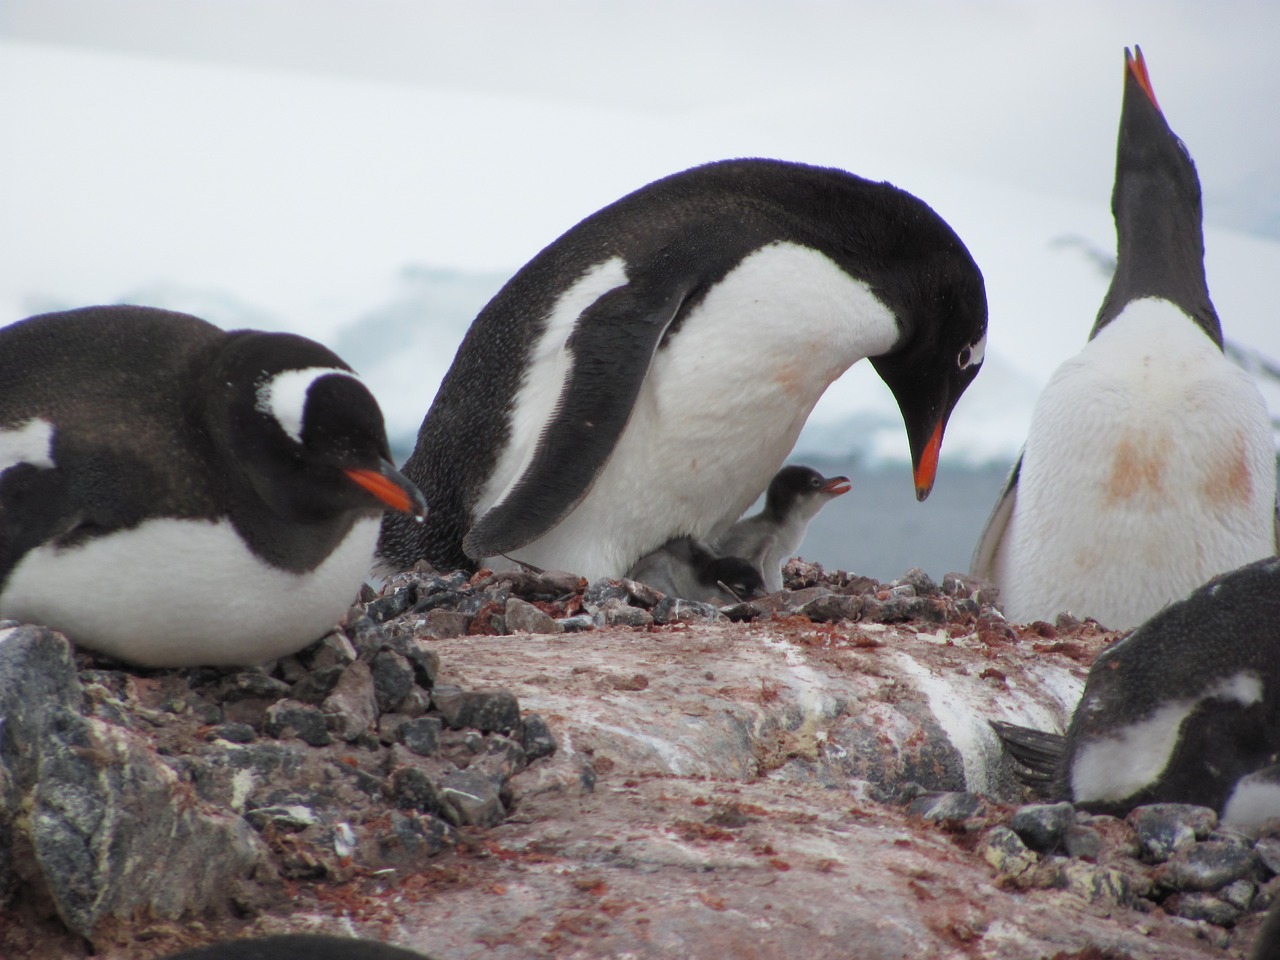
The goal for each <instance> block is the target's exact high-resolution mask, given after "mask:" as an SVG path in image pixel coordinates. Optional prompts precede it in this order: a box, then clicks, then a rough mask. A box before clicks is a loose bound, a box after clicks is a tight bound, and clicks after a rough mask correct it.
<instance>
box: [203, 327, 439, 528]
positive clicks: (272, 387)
mask: <svg viewBox="0 0 1280 960" xmlns="http://www.w3.org/2000/svg"><path fill="white" fill-rule="evenodd" d="M215 370H216V371H217V373H216V374H215V376H216V380H215V381H214V389H215V390H217V391H219V393H220V395H221V398H222V401H223V405H222V407H221V413H222V415H224V416H225V427H224V429H225V431H226V434H225V436H226V441H225V442H226V443H227V445H228V447H229V449H230V451H231V453H232V454H233V456H234V457H235V458H236V460H237V462H239V463H240V464H241V465H242V466H243V475H244V478H245V479H246V480H247V481H248V483H249V485H250V486H251V487H252V488H253V490H254V491H255V492H256V493H257V495H258V496H259V497H260V498H261V499H262V500H263V501H264V502H265V503H267V504H268V505H269V506H270V507H271V508H272V509H273V510H274V511H275V512H276V513H278V514H280V515H281V516H283V517H286V518H288V519H291V520H296V521H300V522H307V521H322V520H327V519H331V518H333V517H337V516H340V515H342V514H345V513H347V512H349V511H353V510H362V511H368V512H377V511H381V510H384V509H386V508H391V509H394V510H401V511H404V512H407V513H412V514H415V515H416V516H419V517H421V516H424V515H425V513H426V505H425V504H424V502H423V499H422V494H421V493H419V492H418V489H417V488H416V487H415V486H414V485H413V484H412V483H410V482H409V481H408V480H406V479H405V478H404V477H402V476H401V475H400V474H399V473H398V472H397V471H396V470H395V468H394V467H393V466H392V464H391V455H390V451H389V449H388V446H387V437H386V431H385V428H384V426H383V421H382V411H381V410H380V409H379V408H378V404H377V401H376V400H374V398H373V395H372V394H370V393H369V391H368V389H367V388H366V387H365V386H364V384H363V383H361V382H360V381H359V380H358V379H357V378H356V376H355V374H354V373H353V372H352V371H351V369H350V368H349V367H348V366H347V365H346V364H345V363H343V362H342V361H341V360H340V359H339V358H338V357H337V356H336V355H334V354H333V353H331V352H330V351H329V350H327V349H325V348H324V347H322V346H320V344H318V343H315V342H314V341H311V340H308V339H306V338H305V337H298V336H294V335H293V334H280V333H256V332H247V331H245V332H237V333H233V334H230V335H229V342H228V344H227V346H226V347H225V348H224V349H223V351H222V354H221V356H220V357H219V358H218V362H217V363H216V364H215ZM214 419H215V421H216V420H217V419H219V418H217V417H215V418H214ZM214 430H215V433H217V432H221V431H220V430H219V429H218V427H217V426H216V425H215V426H214Z"/></svg>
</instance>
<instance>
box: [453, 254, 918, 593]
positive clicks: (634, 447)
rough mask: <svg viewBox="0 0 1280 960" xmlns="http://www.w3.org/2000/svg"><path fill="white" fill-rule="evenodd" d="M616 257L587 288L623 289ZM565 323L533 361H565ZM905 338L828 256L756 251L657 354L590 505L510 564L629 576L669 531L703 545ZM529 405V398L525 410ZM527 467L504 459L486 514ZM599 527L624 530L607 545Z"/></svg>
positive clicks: (550, 331) (550, 333)
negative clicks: (823, 412) (818, 407)
mask: <svg viewBox="0 0 1280 960" xmlns="http://www.w3.org/2000/svg"><path fill="white" fill-rule="evenodd" d="M611 263H616V264H617V266H618V267H619V269H616V270H611V271H603V270H600V269H599V268H597V270H595V271H591V272H589V273H588V274H587V277H586V278H584V280H585V279H589V278H592V277H593V276H594V277H596V278H597V280H598V281H599V279H602V278H603V277H606V276H609V277H611V278H612V279H611V285H612V286H617V285H619V283H621V282H625V264H622V263H621V262H620V261H611ZM797 290H803V291H804V299H803V302H797V300H796V296H795V295H796V291H797ZM593 292H594V294H595V296H600V295H602V294H603V293H604V292H605V291H604V290H599V291H593ZM574 293H575V291H574V290H571V291H570V292H569V294H567V295H566V297H565V298H562V302H564V301H565V300H567V299H569V295H570V294H574ZM579 299H580V297H579ZM592 299H594V297H592ZM565 326H567V325H561V326H560V328H559V329H557V325H556V324H555V322H554V318H553V321H552V323H550V324H548V327H547V330H546V332H545V333H544V337H543V339H544V341H546V340H547V339H548V338H549V337H555V338H557V339H558V344H550V343H545V342H544V343H542V344H540V345H539V348H538V350H537V351H536V352H535V354H534V356H535V358H539V357H541V358H543V359H541V360H537V359H535V362H544V363H553V362H554V363H557V364H558V365H559V366H560V367H561V369H564V368H566V367H567V364H565V363H564V362H563V359H562V357H561V356H560V353H559V350H560V349H563V342H564V339H565V338H566V337H567V336H568V333H569V331H570V329H571V327H570V328H569V329H565ZM898 336H899V331H898V327H897V323H896V321H895V320H894V318H893V316H892V314H891V313H890V312H889V310H888V309H887V308H886V307H885V306H884V304H882V303H881V302H880V301H879V300H878V299H877V298H876V297H875V296H874V294H873V293H872V292H871V290H870V288H869V287H868V286H867V285H866V284H865V283H862V282H860V281H858V280H855V279H854V278H852V277H850V276H849V275H848V274H847V273H845V272H844V271H843V270H841V269H840V268H839V267H838V266H837V265H836V264H835V263H833V262H832V261H831V260H830V259H828V258H827V257H826V256H824V255H822V254H820V253H818V252H817V251H815V250H812V249H810V248H807V247H803V246H800V245H797V244H791V243H774V244H770V245H769V246H766V247H762V248H760V249H758V250H756V251H755V252H754V253H752V254H750V255H749V256H747V257H746V258H744V259H743V261H742V262H741V263H739V264H738V265H737V266H736V267H734V268H733V270H731V271H730V272H729V273H728V274H727V275H726V276H725V277H724V278H723V279H722V280H721V281H720V282H719V283H718V284H716V285H715V286H714V287H713V288H712V289H711V290H709V291H708V292H707V294H706V296H705V297H704V298H703V300H702V301H701V302H700V303H699V304H698V305H697V306H696V307H695V308H694V309H692V310H691V311H690V312H689V314H688V315H687V316H686V317H685V318H684V320H683V323H682V324H681V326H680V328H679V330H677V331H676V332H675V333H674V334H672V335H671V336H670V338H669V339H668V340H667V342H666V343H665V344H664V345H663V346H661V347H660V348H659V349H658V351H657V353H656V354H655V356H654V358H653V362H652V365H651V366H650V369H649V373H648V376H647V377H646V379H645V381H644V384H643V386H642V387H641V390H640V393H639V396H638V397H637V399H636V402H635V405H634V407H633V409H632V413H631V419H630V420H629V421H628V423H627V426H626V429H625V430H624V431H623V433H622V436H621V437H620V439H619V441H618V444H617V446H616V447H615V448H614V451H613V454H612V456H611V457H610V459H609V461H608V463H607V464H606V466H605V467H604V469H603V470H602V471H601V473H600V475H599V476H598V477H597V478H596V481H595V484H594V485H593V486H592V488H591V489H590V491H589V492H588V493H587V495H586V497H585V498H584V499H583V501H582V502H581V503H580V504H579V505H578V506H577V508H576V509H575V510H574V511H573V512H572V513H571V514H569V516H568V517H566V518H565V519H564V520H563V521H562V522H561V523H560V524H559V525H558V526H556V527H555V528H554V529H552V530H550V531H548V532H547V533H546V534H545V535H544V536H542V537H541V538H540V539H538V540H536V541H534V542H533V543H531V544H529V545H528V546H527V547H524V548H522V549H521V550H518V551H516V552H515V553H513V554H512V556H513V557H515V558H517V559H520V560H524V561H527V562H529V563H533V564H536V565H539V566H544V565H554V566H558V567H565V566H567V567H568V568H569V569H572V570H574V571H575V572H578V573H581V574H583V575H585V576H587V577H590V578H595V577H600V576H621V575H622V574H623V573H624V572H625V571H626V569H627V568H628V566H629V565H630V564H631V563H632V562H634V560H635V559H636V558H637V557H639V556H640V555H642V554H644V553H647V552H648V551H650V550H652V549H654V548H655V547H657V546H659V545H660V544H661V543H662V542H664V541H665V540H666V539H667V538H668V537H669V536H670V535H671V534H670V531H671V530H675V531H677V535H680V534H692V535H694V536H699V537H705V536H709V535H711V534H712V533H713V532H714V531H716V530H717V529H720V528H723V527H725V526H727V525H728V524H729V523H732V522H733V521H734V520H736V519H737V518H738V517H739V516H741V514H742V511H743V510H745V509H746V508H747V507H748V506H750V504H751V503H752V501H754V500H755V498H756V497H757V496H758V495H759V494H760V492H761V491H762V490H763V489H764V488H765V486H766V485H767V484H768V482H769V480H770V478H771V477H772V476H773V474H774V472H775V471H776V470H777V468H778V467H779V465H781V463H782V461H783V460H784V459H785V458H786V456H787V454H788V453H789V452H790V451H791V448H792V447H793V446H794V445H795V441H796V438H797V436H798V435H799V433H800V429H801V427H802V426H803V425H804V422H805V419H806V418H807V417H808V415H809V413H810V411H811V410H812V409H813V407H814V404H816V403H817V401H818V398H819V397H820V396H822V393H823V392H824V391H825V390H826V388H827V387H828V386H829V385H830V384H831V383H832V382H833V381H834V380H835V379H836V378H838V377H839V376H840V375H841V374H842V373H844V371H845V370H847V369H848V368H849V367H850V366H851V365H852V364H853V363H855V362H856V361H858V360H860V359H862V358H864V357H867V356H873V355H877V354H881V353H884V352H886V351H888V350H889V349H891V348H892V347H893V345H894V343H895V342H896V341H897V339H898ZM548 347H552V348H553V349H548ZM537 381H538V378H537V377H536V376H530V377H529V378H528V379H527V382H529V383H536V382H537ZM522 394H523V391H522ZM523 402H524V397H523V396H521V397H520V398H518V400H517V404H516V408H517V409H520V408H521V406H522V404H523ZM547 406H548V409H547V415H549V414H550V407H551V406H552V405H550V404H549V405H547ZM544 422H545V421H544ZM530 426H532V425H530ZM526 435H531V436H534V437H536V436H537V433H536V432H534V431H532V430H530V433H529V434H526ZM529 454H530V455H531V451H529ZM519 472H520V470H519V464H518V463H516V462H515V461H514V458H513V462H512V463H511V464H510V466H509V467H507V468H506V469H504V464H502V463H500V464H499V469H498V470H496V471H495V474H494V480H495V481H497V482H491V483H490V485H489V487H488V489H486V491H485V492H484V495H483V496H482V498H481V501H480V504H479V507H480V509H479V510H478V511H477V512H478V513H483V511H484V509H487V508H488V507H489V506H490V505H492V504H493V503H496V502H498V501H499V500H501V499H502V497H503V496H504V495H505V492H506V490H507V489H509V483H510V482H511V481H510V479H506V482H505V483H504V482H501V479H500V478H503V479H505V478H511V477H515V476H518V475H519ZM655 516H659V517H662V516H665V517H666V518H667V521H669V522H668V523H665V524H664V525H662V527H661V530H656V529H654V525H653V523H652V522H650V520H649V518H653V517H655ZM602 529H611V530H614V531H617V535H616V536H610V537H601V536H599V533H598V532H599V531H600V530H602Z"/></svg>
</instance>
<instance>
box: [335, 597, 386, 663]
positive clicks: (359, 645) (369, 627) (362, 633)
mask: <svg viewBox="0 0 1280 960" xmlns="http://www.w3.org/2000/svg"><path fill="white" fill-rule="evenodd" d="M357 609H359V608H357ZM342 630H343V632H344V633H345V634H346V635H347V638H348V639H349V640H350V641H351V645H352V646H353V647H354V648H355V650H356V654H357V655H358V656H365V657H369V656H372V655H373V654H374V653H376V652H377V651H378V650H379V649H380V648H382V647H384V646H386V643H387V634H386V631H384V630H383V629H382V627H380V626H378V624H377V623H375V622H374V620H373V618H372V617H370V616H366V615H365V614H363V613H360V614H359V615H357V616H355V617H352V618H351V619H349V620H348V621H347V623H346V624H345V625H344V626H343V628H342Z"/></svg>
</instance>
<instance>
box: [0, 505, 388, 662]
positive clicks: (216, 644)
mask: <svg viewBox="0 0 1280 960" xmlns="http://www.w3.org/2000/svg"><path fill="white" fill-rule="evenodd" d="M378 527H379V521H378V519H377V518H375V517H370V518H364V519H360V520H358V521H356V523H355V524H354V525H353V526H352V528H351V531H350V533H348V534H347V537H346V539H344V540H343V541H342V543H341V544H339V545H338V546H337V547H336V548H335V549H334V551H333V552H332V553H331V554H330V555H329V556H328V557H327V558H325V561H324V563H322V564H321V565H320V566H319V567H317V568H316V569H315V570H312V571H310V572H308V573H304V574H295V573H290V572H288V571H285V570H280V569H278V568H276V567H272V566H270V565H269V564H266V563H265V562H263V561H262V560H260V559H259V558H258V557H256V556H255V555H254V554H253V553H252V552H251V551H250V550H249V548H248V547H246V546H245V544H244V541H243V540H241V539H240V537H239V535H238V534H237V533H236V531H235V529H234V528H233V527H232V526H231V525H230V523H226V522H223V523H210V522H208V521H199V520H169V519H159V518H158V519H153V520H148V521H146V522H144V523H142V524H139V525H138V526H137V527H135V528H133V529H131V530H124V531H120V532H118V533H115V534H111V535H110V536H106V537H102V538H99V539H95V540H91V541H89V542H87V543H85V544H84V545H82V546H76V547H69V548H64V549H58V548H56V547H53V546H50V545H48V544H46V545H44V546H41V547H38V548H37V549H35V550H32V551H30V552H29V553H27V554H26V555H25V556H24V557H23V558H22V560H21V561H20V562H19V563H18V565H17V566H16V567H15V568H14V570H13V572H12V574H11V575H10V577H9V580H8V583H7V584H6V586H5V589H4V592H3V594H0V615H3V616H4V617H11V618H13V619H17V620H24V621H29V622H32V623H41V624H44V625H46V626H49V627H52V628H54V629H56V630H61V631H63V632H64V633H66V634H67V635H68V636H69V637H70V638H71V639H72V640H74V641H75V642H76V643H78V644H80V645H81V646H84V647H87V648H90V649H93V650H99V651H101V652H103V653H107V654H110V655H111V656H114V657H118V658H120V659H122V660H128V661H130V662H133V663H138V664H143V665H145V666H155V667H178V666H195V665H209V666H220V665H248V664H258V663H264V662H266V661H268V660H272V659H274V658H276V657H281V656H284V655H286V654H289V653H293V652H295V651H297V650H300V649H302V648H303V647H304V646H306V645H307V644H308V643H310V642H311V641H312V640H315V639H316V638H317V637H319V636H321V635H323V634H324V633H325V632H327V631H328V630H329V629H330V628H331V627H333V625H334V624H335V623H337V622H338V621H339V620H340V619H341V618H342V615H343V614H344V613H346V611H347V609H348V607H349V606H350V605H351V603H352V601H353V600H354V598H355V596H356V592H357V591H358V590H359V588H360V584H361V583H362V582H363V579H364V577H365V576H366V574H367V573H368V571H369V564H370V560H371V558H372V555H373V549H374V546H375V544H376V542H377V538H378Z"/></svg>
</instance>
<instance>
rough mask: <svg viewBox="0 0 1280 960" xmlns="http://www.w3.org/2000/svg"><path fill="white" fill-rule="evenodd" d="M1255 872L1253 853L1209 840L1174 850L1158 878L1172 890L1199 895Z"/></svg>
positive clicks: (1256, 866) (1255, 865)
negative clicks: (1197, 893) (1201, 892)
mask: <svg viewBox="0 0 1280 960" xmlns="http://www.w3.org/2000/svg"><path fill="white" fill-rule="evenodd" d="M1257 872H1258V861H1257V858H1256V857H1255V856H1254V853H1253V851H1252V850H1250V849H1248V848H1247V847H1240V846H1237V845H1236V844H1234V843H1227V842H1223V841H1219V840H1210V841H1206V842H1205V843H1197V844H1193V845H1191V846H1188V847H1184V848H1182V849H1179V850H1177V851H1175V852H1174V853H1173V855H1172V856H1171V857H1169V860H1168V862H1166V863H1165V864H1164V866H1163V867H1161V868H1160V870H1159V872H1158V876H1159V879H1160V881H1161V882H1162V883H1164V884H1165V885H1166V886H1169V887H1172V888H1173V889H1174V890H1183V891H1192V892H1200V891H1207V890H1218V889H1221V888H1222V887H1225V886H1227V885H1228V884H1230V883H1234V882H1235V881H1237V880H1241V879H1244V878H1246V877H1251V876H1254V875H1256V874H1257Z"/></svg>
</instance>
